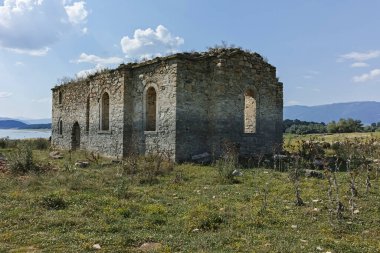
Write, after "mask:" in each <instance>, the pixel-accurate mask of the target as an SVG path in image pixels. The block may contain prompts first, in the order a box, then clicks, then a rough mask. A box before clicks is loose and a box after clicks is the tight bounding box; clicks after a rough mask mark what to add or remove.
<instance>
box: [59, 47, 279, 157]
mask: <svg viewBox="0 0 380 253" xmlns="http://www.w3.org/2000/svg"><path fill="white" fill-rule="evenodd" d="M105 93H107V94H105ZM52 96H53V108H52V145H53V147H55V148H58V149H83V150H87V151H89V152H95V153H99V154H102V155H105V156H110V157H118V158H122V157H126V156H128V155H130V154H139V155H144V154H147V153H149V152H165V153H166V154H170V156H171V158H172V159H173V160H175V161H177V162H182V161H188V160H191V157H192V156H194V155H198V154H202V153H205V152H207V153H209V154H211V155H213V156H215V157H218V156H220V155H221V154H222V152H223V150H222V147H223V143H226V142H228V143H233V144H234V145H236V147H238V150H239V154H240V155H241V156H247V157H248V156H252V155H255V154H258V153H260V154H266V153H272V152H273V150H274V149H281V145H282V127H281V126H282V114H283V85H282V83H281V82H279V81H278V79H277V78H276V69H275V67H273V66H272V65H270V64H268V63H267V62H266V61H265V60H264V59H263V58H262V57H261V56H260V55H259V54H257V53H250V52H247V51H243V50H241V49H235V48H230V49H222V48H219V49H210V50H209V51H208V52H203V53H178V54H174V55H170V56H167V57H161V58H155V59H153V60H149V61H145V62H142V63H129V64H121V65H120V66H119V67H118V68H116V69H113V70H104V71H101V72H99V73H96V74H93V75H91V76H88V77H86V78H84V79H80V80H75V81H71V82H67V83H65V84H62V85H60V86H56V87H54V88H53V89H52ZM60 97H61V99H60ZM107 99H108V100H107ZM60 122H61V124H60ZM78 124H79V128H78ZM74 125H75V127H74ZM60 128H61V129H60Z"/></svg>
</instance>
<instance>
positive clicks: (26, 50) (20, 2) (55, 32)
mask: <svg viewBox="0 0 380 253" xmlns="http://www.w3.org/2000/svg"><path fill="white" fill-rule="evenodd" d="M82 2H83V1H79V2H74V3H73V4H72V5H66V1H63V0H4V1H3V4H2V5H1V3H0V48H5V49H8V50H11V51H13V52H15V53H21V54H29V55H32V56H41V55H45V54H46V53H47V52H48V51H49V46H50V45H51V44H53V43H54V42H56V41H58V40H59V39H60V38H62V36H63V34H65V33H67V31H69V30H70V29H73V28H74V27H76V26H80V24H79V23H84V22H85V21H86V18H87V16H88V13H87V11H86V10H85V5H84V4H82ZM66 8H68V11H67V10H66Z"/></svg>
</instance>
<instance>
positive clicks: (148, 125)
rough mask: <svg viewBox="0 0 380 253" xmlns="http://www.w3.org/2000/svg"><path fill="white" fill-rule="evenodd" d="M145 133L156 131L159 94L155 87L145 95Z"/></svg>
mask: <svg viewBox="0 0 380 253" xmlns="http://www.w3.org/2000/svg"><path fill="white" fill-rule="evenodd" d="M145 96H146V97H145V131H156V113H157V93H156V90H155V89H154V88H153V87H150V88H149V89H148V90H147V91H146V95H145Z"/></svg>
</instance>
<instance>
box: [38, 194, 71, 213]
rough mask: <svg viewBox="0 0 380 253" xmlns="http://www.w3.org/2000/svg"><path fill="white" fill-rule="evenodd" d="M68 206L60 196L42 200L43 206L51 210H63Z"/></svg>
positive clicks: (55, 195) (47, 197) (52, 195)
mask: <svg viewBox="0 0 380 253" xmlns="http://www.w3.org/2000/svg"><path fill="white" fill-rule="evenodd" d="M67 205H68V204H67V202H66V201H65V200H64V199H63V198H62V197H61V196H59V195H58V194H50V195H48V196H45V197H43V198H42V199H41V206H42V207H44V208H46V209H49V210H62V209H65V208H66V207H67Z"/></svg>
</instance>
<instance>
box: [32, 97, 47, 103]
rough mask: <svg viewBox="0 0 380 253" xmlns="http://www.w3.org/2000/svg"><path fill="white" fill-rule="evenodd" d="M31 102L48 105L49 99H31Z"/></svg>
mask: <svg viewBox="0 0 380 253" xmlns="http://www.w3.org/2000/svg"><path fill="white" fill-rule="evenodd" d="M32 102H35V103H50V102H51V98H50V97H46V98H39V99H32Z"/></svg>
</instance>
